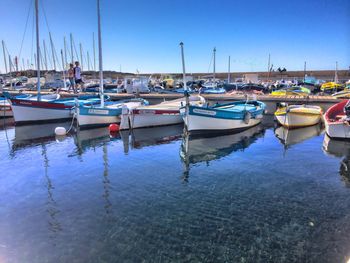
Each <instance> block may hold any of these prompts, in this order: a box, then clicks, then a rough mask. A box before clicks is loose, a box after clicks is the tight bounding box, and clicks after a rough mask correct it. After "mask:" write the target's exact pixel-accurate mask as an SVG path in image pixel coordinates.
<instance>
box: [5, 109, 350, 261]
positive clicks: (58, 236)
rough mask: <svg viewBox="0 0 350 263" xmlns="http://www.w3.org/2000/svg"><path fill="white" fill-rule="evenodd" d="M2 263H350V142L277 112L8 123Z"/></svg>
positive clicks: (6, 120)
mask: <svg viewBox="0 0 350 263" xmlns="http://www.w3.org/2000/svg"><path fill="white" fill-rule="evenodd" d="M0 121H1V129H0V167H1V169H2V172H1V176H0V262H1V263H3V262H5V263H12V262H15V263H17V262H18V263H21V262H27V263H31V262H33V263H41V262H79V263H80V262H84V263H85V262H337V263H338V262H347V260H349V258H350V235H349V232H350V188H349V186H350V181H349V175H350V171H349V168H350V144H347V143H346V142H342V141H334V140H330V139H329V138H328V137H327V136H326V135H325V134H324V132H323V130H322V127H320V126H313V127H308V128H302V129H296V130H289V131H288V130H286V129H284V128H281V127H278V126H277V125H276V124H275V123H274V121H273V117H272V116H266V117H265V119H264V121H263V124H261V125H259V126H256V127H253V128H251V129H249V130H247V131H244V132H241V133H237V134H230V135H223V136H218V137H210V138H203V137H202V138H188V137H186V136H183V135H182V134H183V127H182V126H181V125H176V126H167V127H160V128H150V129H138V130H134V132H132V133H129V132H121V133H117V134H114V135H113V136H111V135H110V134H109V132H108V129H107V128H99V129H92V130H83V131H76V132H73V133H72V134H71V135H69V136H67V137H64V138H56V137H55V136H54V129H55V127H57V126H65V127H69V125H70V123H63V124H62V123H61V124H47V125H30V126H18V127H14V126H13V125H12V124H11V119H0Z"/></svg>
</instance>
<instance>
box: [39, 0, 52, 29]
mask: <svg viewBox="0 0 350 263" xmlns="http://www.w3.org/2000/svg"><path fill="white" fill-rule="evenodd" d="M43 2H44V1H43V0H42V1H41V5H40V6H41V9H42V10H43V14H44V18H45V23H46V26H47V29H48V30H49V32H51V30H50V26H49V22H48V20H47V16H46V12H45V8H44V4H43Z"/></svg>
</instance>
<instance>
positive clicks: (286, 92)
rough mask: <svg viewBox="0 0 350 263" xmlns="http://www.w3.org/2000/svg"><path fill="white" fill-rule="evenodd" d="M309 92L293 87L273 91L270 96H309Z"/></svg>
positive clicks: (306, 89) (305, 89) (302, 88)
mask: <svg viewBox="0 0 350 263" xmlns="http://www.w3.org/2000/svg"><path fill="white" fill-rule="evenodd" d="M310 93H311V91H310V90H309V89H308V88H304V87H300V86H293V87H288V88H283V89H280V90H275V91H273V92H272V93H271V96H303V97H306V96H309V95H310Z"/></svg>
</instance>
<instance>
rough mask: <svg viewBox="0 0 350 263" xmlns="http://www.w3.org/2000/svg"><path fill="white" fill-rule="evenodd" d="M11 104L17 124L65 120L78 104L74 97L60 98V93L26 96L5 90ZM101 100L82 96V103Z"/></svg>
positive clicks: (80, 100)
mask: <svg viewBox="0 0 350 263" xmlns="http://www.w3.org/2000/svg"><path fill="white" fill-rule="evenodd" d="M4 95H5V97H7V98H8V101H9V102H10V104H11V108H12V111H13V117H14V119H15V123H16V125H19V124H29V123H34V122H35V123H44V122H53V121H63V120H69V119H71V118H72V116H73V113H74V108H75V105H76V102H75V99H74V98H65V99H60V95H59V94H49V95H42V96H41V97H40V100H38V97H37V96H30V97H25V98H18V97H12V96H11V95H9V94H8V93H6V92H4ZM99 102H100V98H99V97H98V96H82V97H80V98H79V99H78V104H80V105H92V104H96V103H99Z"/></svg>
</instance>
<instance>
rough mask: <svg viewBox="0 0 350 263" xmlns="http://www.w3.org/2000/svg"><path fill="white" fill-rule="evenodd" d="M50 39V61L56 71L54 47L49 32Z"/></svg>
mask: <svg viewBox="0 0 350 263" xmlns="http://www.w3.org/2000/svg"><path fill="white" fill-rule="evenodd" d="M49 37H50V43H51V52H52V59H53V69H54V70H55V71H56V59H55V47H54V46H53V41H52V37H51V32H49Z"/></svg>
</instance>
